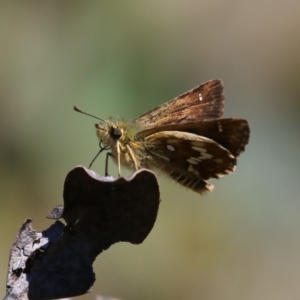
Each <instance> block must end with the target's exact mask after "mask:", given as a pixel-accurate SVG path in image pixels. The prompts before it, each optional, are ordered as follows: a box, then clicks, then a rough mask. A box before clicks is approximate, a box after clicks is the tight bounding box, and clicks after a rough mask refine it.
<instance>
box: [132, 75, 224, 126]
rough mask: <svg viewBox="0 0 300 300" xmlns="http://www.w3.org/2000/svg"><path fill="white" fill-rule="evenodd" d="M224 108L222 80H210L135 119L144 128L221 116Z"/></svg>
mask: <svg viewBox="0 0 300 300" xmlns="http://www.w3.org/2000/svg"><path fill="white" fill-rule="evenodd" d="M223 110H224V87H223V83H222V81H221V80H217V79H216V80H210V81H207V82H205V83H203V84H201V85H199V86H197V87H196V88H194V89H192V90H190V91H188V92H186V93H184V94H182V95H180V96H178V97H176V98H174V99H173V100H170V101H169V102H166V103H164V104H162V105H160V106H158V107H156V108H154V109H152V110H149V111H147V112H146V113H144V114H142V115H141V116H139V117H138V118H136V119H135V120H134V122H135V123H136V124H138V125H139V126H141V127H142V128H143V129H150V128H153V127H157V126H163V125H169V124H179V123H186V122H192V121H196V120H203V119H215V118H220V117H221V116H222V115H223Z"/></svg>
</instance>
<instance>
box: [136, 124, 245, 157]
mask: <svg viewBox="0 0 300 300" xmlns="http://www.w3.org/2000/svg"><path fill="white" fill-rule="evenodd" d="M160 131H181V132H189V133H193V134H196V135H198V136H202V137H206V138H209V139H211V140H213V141H215V142H216V143H218V144H220V145H221V146H223V147H224V148H226V149H227V150H229V151H230V152H231V154H233V156H235V157H238V156H239V154H240V153H241V152H243V151H244V150H245V146H246V145H247V144H248V141H249V135H250V128H249V124H248V122H247V121H246V120H244V119H238V118H225V119H212V120H200V121H196V122H192V123H182V124H171V125H165V126H159V127H156V128H152V129H148V130H142V131H140V132H138V134H137V136H141V137H144V138H145V137H147V136H149V135H151V134H154V133H156V132H160Z"/></svg>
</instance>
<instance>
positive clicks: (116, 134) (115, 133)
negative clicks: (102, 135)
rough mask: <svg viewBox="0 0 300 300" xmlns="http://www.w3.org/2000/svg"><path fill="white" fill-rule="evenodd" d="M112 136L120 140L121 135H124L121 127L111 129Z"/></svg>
mask: <svg viewBox="0 0 300 300" xmlns="http://www.w3.org/2000/svg"><path fill="white" fill-rule="evenodd" d="M110 136H111V137H112V138H113V139H115V140H118V139H119V138H120V137H121V136H122V131H121V129H120V128H118V127H112V128H111V129H110Z"/></svg>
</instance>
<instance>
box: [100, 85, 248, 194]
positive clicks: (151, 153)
mask: <svg viewBox="0 0 300 300" xmlns="http://www.w3.org/2000/svg"><path fill="white" fill-rule="evenodd" d="M223 110H224V93H223V84H222V82H221V81H220V80H211V81H208V82H206V83H203V84H201V85H199V86H198V87H196V88H194V89H192V90H190V91H189V92H187V93H184V94H182V95H181V96H179V97H177V98H174V99H173V100H171V101H169V102H166V103H164V104H162V105H160V106H158V107H156V108H154V109H152V110H150V111H148V112H146V113H144V114H142V115H141V116H139V117H138V118H137V119H135V120H133V121H132V122H126V121H123V120H113V119H108V120H106V121H104V122H101V123H100V124H96V132H97V135H98V138H99V140H100V142H101V144H102V145H103V149H110V151H111V153H112V156H113V159H114V160H115V161H116V162H117V165H118V169H119V175H120V173H121V166H126V167H129V168H131V169H140V168H149V169H153V168H156V169H160V170H161V171H162V172H164V173H166V174H167V175H168V176H169V177H171V178H172V179H174V180H175V181H176V182H178V183H180V184H181V185H183V186H185V187H187V188H189V189H192V190H194V191H195V192H198V193H202V192H205V191H209V190H212V188H213V186H212V185H211V184H210V183H209V182H208V180H209V179H211V178H220V177H221V176H223V175H226V174H229V173H230V172H233V171H234V170H235V168H236V163H237V157H238V156H239V154H240V153H241V152H243V151H244V150H245V146H246V144H247V143H248V140H249V134H250V129H249V125H248V122H247V121H246V120H244V119H239V118H222V115H223ZM101 151H102V150H101Z"/></svg>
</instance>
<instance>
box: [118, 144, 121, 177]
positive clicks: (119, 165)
mask: <svg viewBox="0 0 300 300" xmlns="http://www.w3.org/2000/svg"><path fill="white" fill-rule="evenodd" d="M117 156H118V157H117V162H118V175H119V177H121V153H120V142H119V141H117Z"/></svg>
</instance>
